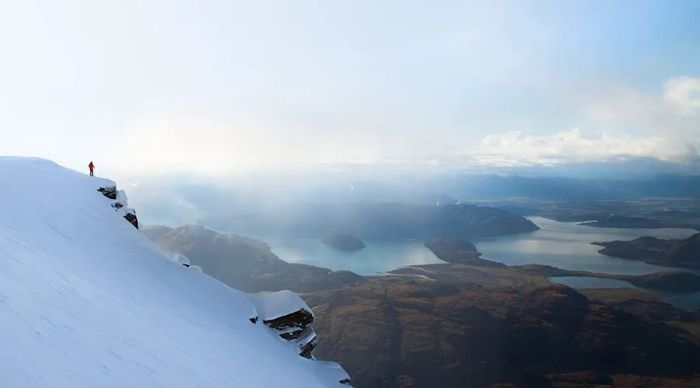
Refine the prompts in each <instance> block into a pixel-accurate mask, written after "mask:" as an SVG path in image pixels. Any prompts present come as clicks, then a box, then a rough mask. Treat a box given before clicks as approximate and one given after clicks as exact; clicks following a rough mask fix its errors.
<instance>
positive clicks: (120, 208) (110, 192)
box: [97, 186, 139, 229]
mask: <svg viewBox="0 0 700 388" xmlns="http://www.w3.org/2000/svg"><path fill="white" fill-rule="evenodd" d="M97 191H99V192H100V193H102V195H104V196H105V197H107V198H109V199H111V200H113V201H114V203H112V205H111V206H112V208H114V211H116V212H117V213H119V214H121V215H122V217H124V219H125V220H127V221H129V223H130V224H131V225H133V226H134V227H135V228H136V229H138V228H139V220H138V217H137V216H136V210H134V209H131V208H128V207H127V205H128V204H127V199H126V194H125V193H124V191H123V190H117V186H106V187H100V188H99V189H97Z"/></svg>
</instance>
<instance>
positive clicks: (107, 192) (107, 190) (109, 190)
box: [97, 186, 117, 199]
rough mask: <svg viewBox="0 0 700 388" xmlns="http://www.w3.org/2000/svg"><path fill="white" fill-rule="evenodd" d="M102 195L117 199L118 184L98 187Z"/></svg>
mask: <svg viewBox="0 0 700 388" xmlns="http://www.w3.org/2000/svg"><path fill="white" fill-rule="evenodd" d="M97 191H99V192H100V193H102V195H104V196H105V197H107V198H109V199H117V187H116V186H108V187H100V188H99V189H97Z"/></svg>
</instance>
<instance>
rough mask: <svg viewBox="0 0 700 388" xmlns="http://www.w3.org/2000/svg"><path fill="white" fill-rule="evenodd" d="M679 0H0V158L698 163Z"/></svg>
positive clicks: (690, 49)
mask: <svg viewBox="0 0 700 388" xmlns="http://www.w3.org/2000/svg"><path fill="white" fill-rule="evenodd" d="M698 20H700V2H697V1H681V0H678V1H640V0H637V1H614V2H613V1H594V0H589V1H573V0H572V1H565V2H561V1H486V2H479V1H459V2H458V1H363V0H354V1H349V0H348V1H340V0H339V1H306V0H300V1H254V2H251V1H236V0H225V1H177V0H169V1H149V0H145V1H144V0H140V1H131V0H122V1H118V2H95V1H33V0H27V1H22V2H11V1H0V50H2V61H0V138H1V139H2V140H1V141H0V154H6V155H32V156H41V157H46V158H50V159H53V160H55V161H57V162H59V163H62V164H64V165H66V166H68V167H72V168H77V169H85V166H86V165H87V163H88V162H89V161H90V160H93V161H94V162H95V164H96V165H97V167H98V173H100V174H103V175H107V176H119V175H125V174H145V175H147V174H158V173H171V172H188V173H201V174H211V175H227V174H236V173H241V172H251V171H263V170H265V171H294V170H297V169H304V168H315V167H318V166H321V167H324V166H333V165H363V166H366V165H370V166H371V165H375V164H376V165H380V164H384V165H395V166H404V167H406V168H411V167H412V166H422V165H428V166H434V167H435V168H446V169H449V168H455V167H457V168H461V167H464V166H470V165H479V166H517V165H531V164H549V165H552V164H563V163H572V162H601V161H615V160H620V159H625V158H630V157H651V158H658V159H661V160H664V161H671V162H678V163H697V162H698V160H700V23H698Z"/></svg>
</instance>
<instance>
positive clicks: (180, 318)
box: [0, 157, 347, 388]
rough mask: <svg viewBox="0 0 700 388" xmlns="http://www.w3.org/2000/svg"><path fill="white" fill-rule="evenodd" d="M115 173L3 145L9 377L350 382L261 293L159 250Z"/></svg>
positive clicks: (25, 380)
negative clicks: (303, 344) (254, 319)
mask: <svg viewBox="0 0 700 388" xmlns="http://www.w3.org/2000/svg"><path fill="white" fill-rule="evenodd" d="M109 185H112V186H113V185H114V183H113V182H111V181H108V180H106V179H101V178H97V177H89V176H87V175H85V174H81V173H78V172H75V171H72V170H69V169H66V168H63V167H61V166H58V165H57V164H55V163H53V162H50V161H47V160H42V159H32V158H13V157H0V207H1V210H0V333H2V335H3V337H2V339H0V386H1V387H77V388H80V387H275V386H285V387H327V386H341V385H340V384H339V383H338V381H339V380H340V379H343V378H346V377H347V375H346V374H345V372H344V371H343V370H342V368H341V367H340V366H339V365H337V364H335V363H329V362H320V361H314V360H309V359H305V358H302V357H300V356H298V355H297V353H296V352H295V351H293V349H291V348H290V346H289V345H288V344H287V343H285V341H284V340H282V339H281V338H279V336H278V335H276V334H275V333H274V332H273V331H272V330H270V329H269V328H267V327H265V326H264V325H262V324H260V323H258V324H252V323H251V322H250V321H249V318H250V317H251V314H254V313H255V312H256V311H257V312H258V313H260V312H259V311H260V307H259V306H258V307H256V306H255V305H254V304H253V303H252V302H251V297H250V296H249V295H246V294H244V293H241V292H239V291H237V290H233V289H231V288H229V287H227V286H225V285H224V284H222V283H220V282H218V281H216V280H214V279H212V278H210V277H208V276H206V275H204V274H202V273H200V272H198V271H192V270H189V269H188V268H186V267H184V266H182V265H180V264H178V263H176V262H174V261H172V260H170V259H168V258H167V257H166V256H165V255H164V254H162V253H161V252H160V251H158V249H157V248H156V247H155V246H154V245H153V244H152V243H151V242H149V241H148V240H147V239H146V238H145V237H144V236H142V235H141V233H140V232H139V231H138V230H137V229H135V228H134V227H133V226H132V225H131V224H130V223H129V222H128V221H126V220H125V219H124V218H123V217H122V216H121V215H120V214H119V213H118V212H117V211H115V209H114V208H113V207H112V206H111V205H112V204H113V203H114V201H113V200H110V199H108V198H106V197H104V196H103V195H101V194H100V193H99V192H97V191H96V190H97V188H99V187H104V186H109ZM120 199H122V200H126V196H125V195H124V196H123V198H120ZM125 205H126V204H125ZM289 294H292V293H289ZM287 298H288V300H289V301H295V302H294V303H298V301H296V300H295V298H294V297H293V296H291V295H288V296H287ZM296 298H298V296H297V297H296ZM252 299H256V298H255V297H252ZM256 300H257V299H256ZM299 300H301V299H299ZM278 303H279V304H278ZM302 303H303V301H302ZM295 307H298V306H297V305H296V304H294V305H291V306H290V305H287V306H286V309H287V310H289V309H290V308H292V309H294V308H295ZM283 308H284V306H282V301H277V302H275V304H274V306H265V307H264V310H265V309H269V310H270V312H271V313H274V312H276V311H278V310H279V311H281V310H282V309H283ZM256 309H257V310H256ZM265 311H267V310H265Z"/></svg>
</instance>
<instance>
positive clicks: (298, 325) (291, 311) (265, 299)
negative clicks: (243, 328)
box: [250, 291, 318, 358]
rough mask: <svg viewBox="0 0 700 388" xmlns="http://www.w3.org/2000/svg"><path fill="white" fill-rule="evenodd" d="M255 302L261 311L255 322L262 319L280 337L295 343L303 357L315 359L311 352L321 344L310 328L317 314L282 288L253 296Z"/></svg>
mask: <svg viewBox="0 0 700 388" xmlns="http://www.w3.org/2000/svg"><path fill="white" fill-rule="evenodd" d="M252 301H253V303H254V305H255V307H256V310H257V314H258V315H256V316H255V317H252V318H250V321H251V322H252V323H253V324H255V323H257V321H258V320H262V322H263V324H265V326H267V327H268V328H270V329H271V330H274V331H275V332H276V333H277V335H279V336H280V338H282V339H284V340H286V341H289V342H293V343H294V344H296V346H297V349H298V352H299V355H300V356H302V357H304V358H313V356H312V354H311V353H312V352H313V350H314V348H315V347H316V345H317V344H318V338H317V337H316V333H315V332H314V330H313V328H312V327H311V324H312V323H313V322H314V314H313V312H312V311H311V310H310V309H309V307H308V306H307V305H306V303H304V301H303V300H302V299H301V298H300V297H299V296H298V295H296V294H294V293H292V292H290V291H279V292H275V293H272V294H263V295H255V296H252Z"/></svg>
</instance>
